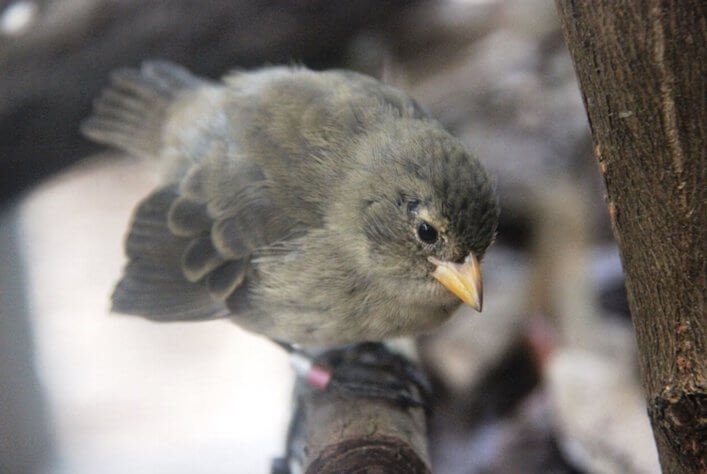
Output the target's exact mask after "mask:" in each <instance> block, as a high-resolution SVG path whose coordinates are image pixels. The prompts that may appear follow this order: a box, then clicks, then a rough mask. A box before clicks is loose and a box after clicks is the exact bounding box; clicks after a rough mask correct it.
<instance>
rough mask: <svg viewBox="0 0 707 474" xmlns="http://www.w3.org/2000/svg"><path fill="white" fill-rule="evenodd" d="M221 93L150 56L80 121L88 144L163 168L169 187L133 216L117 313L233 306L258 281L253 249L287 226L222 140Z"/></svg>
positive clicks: (173, 313)
mask: <svg viewBox="0 0 707 474" xmlns="http://www.w3.org/2000/svg"><path fill="white" fill-rule="evenodd" d="M223 90H224V88H223V87H221V86H218V85H215V84H213V83H210V82H208V81H205V80H203V79H200V78H197V77H195V76H193V75H191V74H190V73H189V72H188V71H186V70H185V69H182V68H180V67H178V66H175V65H172V64H169V63H163V62H149V63H146V64H144V65H143V67H142V68H141V69H140V70H139V71H137V70H122V71H119V72H117V73H116V74H114V75H113V77H112V82H111V86H110V87H109V88H107V89H106V90H105V91H104V92H103V94H102V95H101V97H99V99H98V100H97V101H96V104H95V107H94V115H93V116H92V117H90V118H89V119H88V120H87V121H86V122H84V124H83V127H82V130H83V132H84V133H85V134H86V135H87V136H88V137H89V138H92V139H93V140H95V141H98V142H100V143H105V144H108V145H112V146H115V147H117V148H119V149H122V150H124V151H127V152H129V153H131V154H133V155H136V156H140V157H160V158H161V159H163V160H164V161H165V162H167V166H169V167H170V173H169V174H168V176H167V179H166V181H167V183H168V184H167V185H165V186H163V187H162V188H160V189H158V190H157V191H155V192H154V193H152V194H151V195H149V196H148V197H147V198H145V199H144V200H143V201H142V202H141V203H140V204H139V205H138V207H137V208H136V210H135V213H134V215H133V219H132V222H131V225H130V231H129V233H128V237H127V240H126V254H127V257H128V259H129V261H128V263H127V265H126V267H125V270H124V274H123V277H122V279H121V280H120V282H119V283H118V285H117V287H116V289H115V292H114V294H113V309H114V310H116V311H118V312H122V313H128V314H137V315H141V316H145V317H147V318H149V319H154V320H159V321H173V320H192V319H208V318H216V317H223V316H227V315H229V314H230V313H232V312H233V311H238V308H239V307H242V306H243V304H245V303H246V302H247V297H248V293H249V292H248V289H249V286H250V285H251V284H252V283H253V279H254V278H256V277H255V275H254V272H253V271H252V265H251V259H252V257H253V255H254V254H255V253H256V251H257V250H258V249H262V248H266V247H268V246H269V245H270V244H271V243H274V242H277V241H281V240H285V239H287V238H288V236H289V235H290V234H291V233H292V232H293V229H294V227H295V222H294V221H293V220H292V219H290V218H288V217H287V213H286V212H284V211H283V210H282V209H281V208H280V207H278V206H277V205H275V204H274V202H273V200H272V199H271V198H270V194H271V193H270V192H269V184H268V180H267V179H266V178H265V175H264V174H263V172H262V170H261V169H260V168H259V167H258V165H256V164H254V163H252V162H250V161H249V160H248V159H247V158H246V157H244V156H242V154H240V148H239V145H238V144H237V143H236V142H234V141H232V140H230V139H229V134H228V126H229V125H228V123H227V120H226V118H225V115H224V114H223V108H224V102H223Z"/></svg>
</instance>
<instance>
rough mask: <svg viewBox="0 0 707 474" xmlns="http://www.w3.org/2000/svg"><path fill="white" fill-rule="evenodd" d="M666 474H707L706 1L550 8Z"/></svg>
mask: <svg viewBox="0 0 707 474" xmlns="http://www.w3.org/2000/svg"><path fill="white" fill-rule="evenodd" d="M556 3H557V6H558V8H559V11H560V16H561V20H562V23H563V29H564V33H565V37H566V40H567V43H568V46H569V49H570V52H571V54H572V57H573V61H574V64H575V69H576V72H577V76H578V78H579V82H580V86H581V89H582V95H583V100H584V105H585V107H586V109H587V114H588V116H589V123H590V126H591V129H592V136H593V139H594V147H595V156H596V158H597V160H598V162H599V163H598V164H599V169H600V171H601V173H602V174H603V176H604V180H605V182H606V188H607V192H608V206H609V214H610V215H611V218H612V223H613V225H614V235H615V237H616V240H617V241H618V244H619V247H620V250H621V258H622V261H623V265H624V271H625V273H626V288H627V292H628V297H629V305H630V308H631V314H632V318H633V323H634V326H635V329H636V335H637V340H638V345H639V349H640V361H641V370H642V377H643V381H644V386H645V389H646V393H647V397H648V406H649V415H650V417H651V423H652V425H653V432H654V435H655V438H656V441H657V445H658V451H659V454H660V462H661V465H662V467H663V470H664V471H665V472H667V473H678V472H680V473H684V472H707V457H706V454H705V446H707V439H706V438H707V394H706V391H707V374H706V372H705V346H706V345H707V343H706V341H705V309H704V298H705V262H706V260H705V243H707V212H706V211H705V206H704V203H705V194H706V193H705V191H706V189H707V186H706V179H705V178H707V160H706V159H705V143H707V131H706V127H707V105H706V104H705V100H706V97H707V86H706V84H707V79H706V78H707V19H706V15H705V10H706V9H707V3H706V2H704V1H703V0H681V1H678V0H672V1H667V0H666V1H660V0H656V1H651V2H647V1H646V2H615V1H612V0H601V1H599V0H598V1H594V0H592V1H584V2H577V1H573V0H556Z"/></svg>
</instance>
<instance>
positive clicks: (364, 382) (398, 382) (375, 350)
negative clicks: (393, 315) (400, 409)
mask: <svg viewBox="0 0 707 474" xmlns="http://www.w3.org/2000/svg"><path fill="white" fill-rule="evenodd" d="M292 361H293V366H294V367H295V370H296V372H297V373H298V375H299V376H300V377H301V378H302V379H303V380H305V381H306V382H307V384H308V385H310V386H312V387H314V388H317V389H320V390H330V391H334V392H336V393H338V394H340V395H342V396H344V397H350V398H373V399H380V400H387V401H390V402H393V403H396V404H398V405H405V406H426V405H427V403H426V402H427V399H428V397H429V394H430V384H429V381H428V380H427V377H426V376H425V375H424V373H423V372H422V371H421V370H420V368H418V367H417V366H416V365H415V364H414V363H413V362H411V361H410V360H408V359H407V358H405V357H403V356H401V355H399V354H396V353H394V352H392V351H390V350H389V349H388V348H386V346H385V345H383V344H380V343H361V344H355V345H351V346H346V347H344V348H336V349H330V350H328V351H326V352H324V353H322V354H320V355H319V356H317V357H316V358H314V359H312V358H311V357H310V356H308V355H306V354H303V353H301V352H298V351H294V352H292Z"/></svg>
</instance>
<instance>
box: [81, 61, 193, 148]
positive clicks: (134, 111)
mask: <svg viewBox="0 0 707 474" xmlns="http://www.w3.org/2000/svg"><path fill="white" fill-rule="evenodd" d="M205 83H206V82H205V81H204V80H202V79H199V78H197V77H196V76H193V75H192V74H191V73H190V72H189V71H187V70H186V69H184V68H182V67H180V66H177V65H174V64H171V63H168V62H164V61H151V62H146V63H144V64H143V65H142V67H141V68H140V70H139V71H138V70H136V69H121V70H118V71H116V72H115V73H113V74H112V75H111V80H110V85H109V86H108V88H106V89H105V90H104V91H103V92H102V93H101V95H100V96H99V97H98V98H97V99H96V101H95V102H94V107H93V115H92V116H91V117H89V118H88V119H87V120H85V121H84V122H83V123H82V124H81V131H82V132H83V133H84V135H86V136H87V137H88V138H90V139H92V140H94V141H96V142H98V143H103V144H105V145H110V146H113V147H116V148H118V149H121V150H123V151H126V152H128V153H130V154H131V155H135V156H156V155H157V154H158V152H159V150H160V148H161V146H162V128H163V125H164V123H165V116H166V113H167V111H168V109H169V107H170V105H171V104H172V103H173V102H174V101H175V99H176V98H177V97H178V96H179V95H180V94H182V93H184V92H185V91H188V90H193V89H195V88H197V87H199V86H201V85H202V84H205Z"/></svg>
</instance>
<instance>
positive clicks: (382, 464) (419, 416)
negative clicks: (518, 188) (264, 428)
mask: <svg viewBox="0 0 707 474" xmlns="http://www.w3.org/2000/svg"><path fill="white" fill-rule="evenodd" d="M370 349H371V345H370V344H360V345H357V346H353V347H350V348H347V349H343V350H342V349H334V350H331V351H327V352H326V353H325V354H324V355H323V356H320V357H319V360H322V359H324V360H329V361H331V360H334V359H338V362H337V363H336V364H335V367H336V368H335V371H336V372H335V375H334V380H336V377H337V374H341V373H342V372H344V373H349V374H351V376H350V377H349V380H348V383H345V385H348V386H353V385H356V386H357V387H358V388H357V389H356V390H354V391H351V390H343V391H342V386H341V384H339V387H338V388H337V387H334V386H335V385H336V384H335V383H334V382H332V383H331V384H330V387H331V388H328V389H327V390H316V389H312V388H310V387H308V386H306V384H305V383H304V382H303V381H301V380H300V381H298V383H297V386H296V387H295V394H296V409H295V414H294V416H293V419H292V421H291V425H290V432H289V436H288V442H287V460H286V461H285V462H286V463H287V466H281V467H280V468H279V469H277V468H276V469H274V472H306V473H316V474H327V473H331V474H334V473H353V472H386V473H393V474H398V473H399V474H422V473H429V472H430V467H429V466H430V462H429V457H428V453H427V438H426V428H425V412H424V407H422V406H419V405H418V406H411V405H409V404H406V403H395V402H391V401H388V400H385V399H383V398H380V397H375V398H372V397H370V396H364V395H363V392H364V391H369V392H371V391H372V390H374V389H383V390H385V391H386V392H387V393H390V394H394V393H396V392H400V393H401V394H405V393H407V394H413V396H414V398H416V397H417V394H419V390H420V386H419V381H418V380H417V379H416V378H415V377H413V376H412V373H411V372H410V371H406V370H399V369H400V368H401V367H403V366H404V365H405V364H407V366H408V367H409V362H407V361H405V360H404V359H403V358H402V357H401V356H398V355H394V354H390V353H387V354H381V352H380V349H378V348H376V349H375V350H376V351H378V352H377V353H375V354H374V353H373V352H371V350H370ZM383 350H385V349H383ZM381 360H382V364H380V362H381ZM391 361H392V362H393V363H390V362H391ZM400 362H402V364H401V363H400ZM367 374H368V375H371V377H369V378H368V380H366V378H367V377H368V375H367ZM391 382H392V383H391ZM371 384H373V385H371ZM382 384H387V387H386V386H384V385H382ZM391 388H393V389H394V390H392V391H391ZM357 391H359V392H360V393H358V394H357V393H356V392H357ZM281 464H282V463H281ZM293 466H296V469H291V468H292V467H293Z"/></svg>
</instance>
